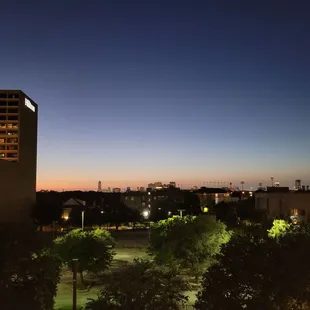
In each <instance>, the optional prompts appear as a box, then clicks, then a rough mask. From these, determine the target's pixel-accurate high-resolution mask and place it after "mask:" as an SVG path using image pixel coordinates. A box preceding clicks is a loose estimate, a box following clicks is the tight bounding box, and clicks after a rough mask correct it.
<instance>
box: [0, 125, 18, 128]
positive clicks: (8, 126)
mask: <svg viewBox="0 0 310 310" xmlns="http://www.w3.org/2000/svg"><path fill="white" fill-rule="evenodd" d="M0 128H1V127H0ZM7 128H8V129H13V128H14V129H17V128H18V124H7Z"/></svg>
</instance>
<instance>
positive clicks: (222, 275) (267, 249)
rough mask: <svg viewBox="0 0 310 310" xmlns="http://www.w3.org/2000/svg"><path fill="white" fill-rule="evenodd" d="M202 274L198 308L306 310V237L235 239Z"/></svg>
mask: <svg viewBox="0 0 310 310" xmlns="http://www.w3.org/2000/svg"><path fill="white" fill-rule="evenodd" d="M222 254H223V255H221V256H220V257H219V262H218V263H217V264H215V265H213V266H212V267H211V268H210V269H209V270H208V272H207V273H205V275H204V278H203V281H202V290H201V291H200V292H199V293H198V295H197V297H198V299H197V302H196V305H195V306H196V309H203V310H213V309H214V310H215V309H216V310H224V309H225V310H226V309H227V310H228V309H236V310H238V309H240V310H242V309H249V310H258V309H267V310H297V309H300V310H301V309H309V306H310V304H309V301H310V295H309V274H310V265H309V260H310V237H309V234H308V233H301V232H292V233H289V234H286V235H284V236H283V237H281V238H279V239H275V238H265V239H262V238H254V237H249V236H240V235H239V236H236V237H234V238H233V239H232V240H231V241H230V242H229V243H228V244H227V245H226V246H225V247H224V249H223V253H222Z"/></svg>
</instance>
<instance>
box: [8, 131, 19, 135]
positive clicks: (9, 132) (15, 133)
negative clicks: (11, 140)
mask: <svg viewBox="0 0 310 310" xmlns="http://www.w3.org/2000/svg"><path fill="white" fill-rule="evenodd" d="M8 136H18V132H17V131H8Z"/></svg>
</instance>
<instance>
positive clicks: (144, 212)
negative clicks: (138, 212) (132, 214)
mask: <svg viewBox="0 0 310 310" xmlns="http://www.w3.org/2000/svg"><path fill="white" fill-rule="evenodd" d="M142 215H143V217H144V218H145V219H147V218H148V217H149V215H150V212H149V211H147V210H145V211H143V212H142Z"/></svg>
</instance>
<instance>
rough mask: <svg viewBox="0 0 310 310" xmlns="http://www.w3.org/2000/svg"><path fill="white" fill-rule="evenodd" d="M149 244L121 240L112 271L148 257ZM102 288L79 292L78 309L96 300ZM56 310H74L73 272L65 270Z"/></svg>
mask: <svg viewBox="0 0 310 310" xmlns="http://www.w3.org/2000/svg"><path fill="white" fill-rule="evenodd" d="M146 248H147V243H146V242H145V240H143V239H142V241H141V242H140V241H136V240H134V242H131V241H128V240H125V241H124V240H122V241H121V240H120V241H119V242H118V240H117V245H116V249H115V252H116V255H115V256H114V259H113V262H112V268H111V269H112V270H113V269H117V268H118V267H119V266H121V265H124V264H127V263H131V262H133V259H134V258H138V257H139V258H143V257H147V254H146ZM85 280H86V281H87V280H89V281H92V280H94V279H93V278H90V277H89V276H87V275H85ZM99 290H100V286H92V287H90V289H89V290H78V291H77V306H78V307H77V308H78V309H80V308H82V307H83V306H84V305H85V303H86V302H87V299H88V298H96V297H97V295H98V292H99ZM54 309H55V310H69V309H70V310H71V309H72V272H70V271H68V270H64V271H63V273H62V277H61V280H60V283H59V284H58V291H57V296H56V298H55V307H54Z"/></svg>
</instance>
